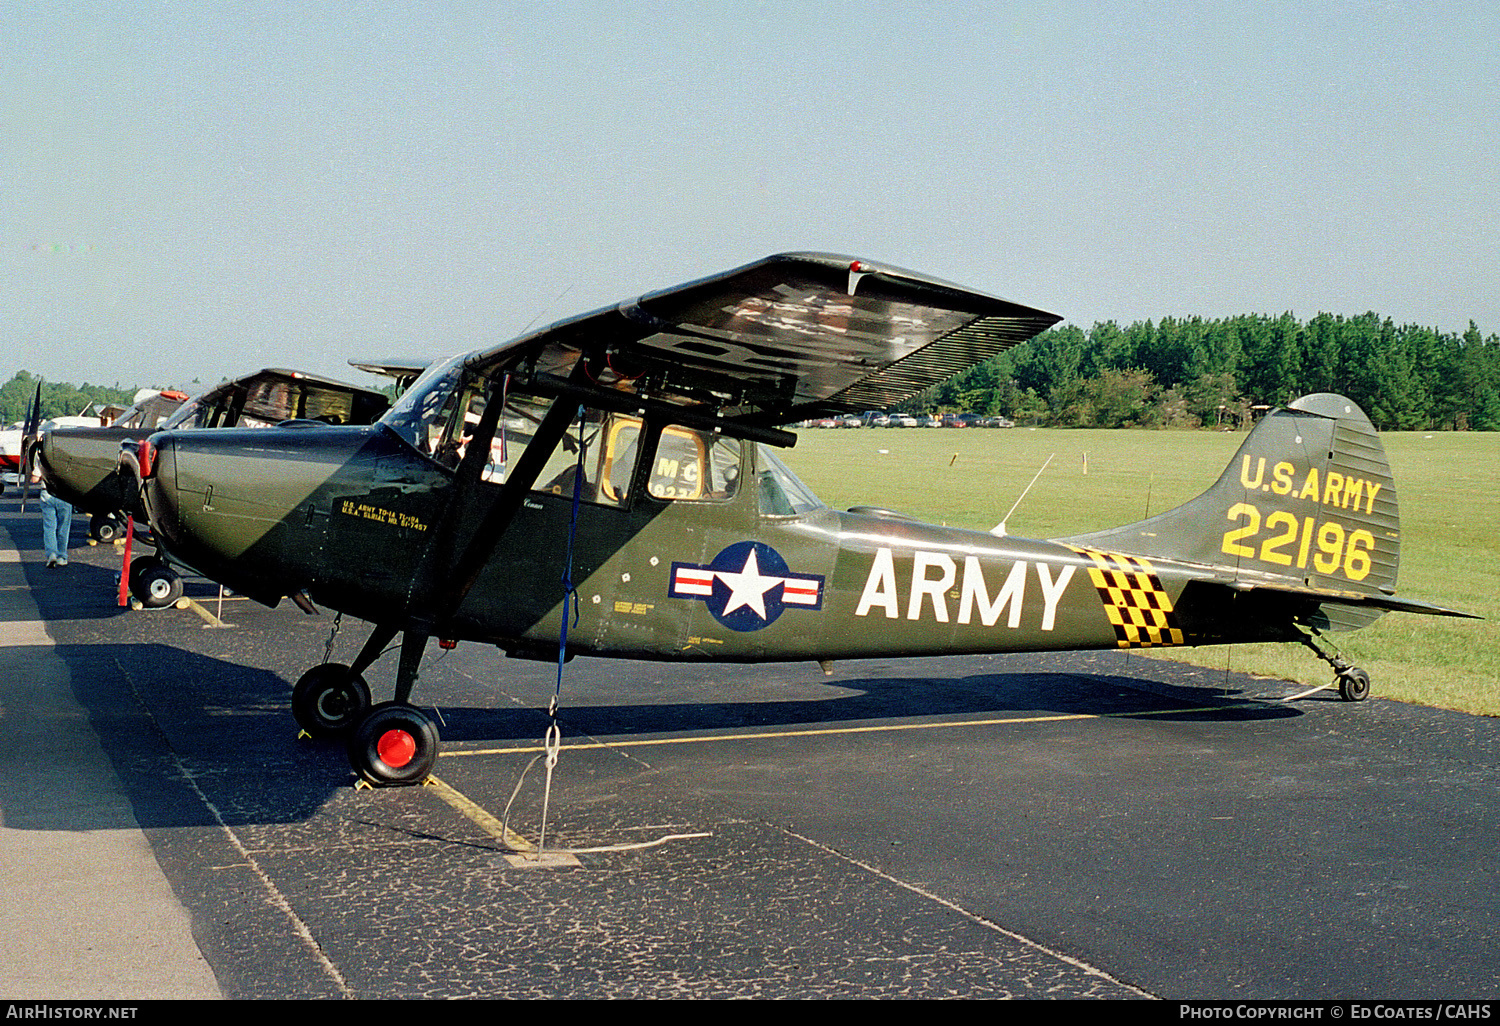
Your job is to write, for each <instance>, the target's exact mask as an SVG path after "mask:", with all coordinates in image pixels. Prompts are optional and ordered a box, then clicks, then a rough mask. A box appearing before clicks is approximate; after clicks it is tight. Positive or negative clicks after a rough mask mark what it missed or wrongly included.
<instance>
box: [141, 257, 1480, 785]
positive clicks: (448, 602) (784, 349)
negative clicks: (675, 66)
mask: <svg viewBox="0 0 1500 1026" xmlns="http://www.w3.org/2000/svg"><path fill="white" fill-rule="evenodd" d="M1058 320H1059V318H1058V317H1056V316H1054V315H1053V314H1049V313H1044V312H1042V311H1040V310H1035V309H1030V308H1028V307H1024V306H1020V305H1017V304H1015V303H1011V302H1007V301H1005V300H1002V299H997V298H994V297H992V296H987V295H983V294H981V293H977V292H973V291H971V290H968V289H965V288H961V287H959V286H956V285H952V284H949V283H946V282H942V281H938V280H935V279H932V278H929V277H926V276H923V275H920V274H916V273H913V272H910V271H904V270H899V269H897V268H893V267H888V266H884V265H879V264H873V263H868V262H866V261H862V260H851V259H850V258H847V257H836V256H829V255H823V254H809V253H803V254H788V255H782V256H775V257H771V258H768V259H766V260H762V261H760V262H757V263H754V264H750V265H747V266H745V267H741V268H739V269H737V270H733V271H729V272H727V273H724V274H720V275H717V276H714V277H710V278H705V279H702V280H700V281H696V282H692V283H690V284H687V285H682V286H678V287H676V288H671V289H666V290H664V291H660V292H655V293H651V294H648V295H646V296H643V297H641V298H639V299H636V300H633V301H629V302H624V303H621V304H619V305H618V306H613V307H608V308H605V309H602V310H599V311H596V312H594V313H591V314H587V315H584V316H580V317H576V318H573V319H570V320H564V321H561V322H559V323H556V324H553V325H551V326H549V327H547V328H544V329H542V330H539V331H536V332H533V333H530V334H528V335H526V336H524V337H522V338H519V339H516V340H514V341H511V342H507V343H504V344H502V345H497V346H494V347H493V348H488V349H482V350H479V351H477V352H473V353H468V354H465V355H462V356H458V357H455V358H453V359H450V360H448V361H446V362H439V363H435V364H433V365H432V366H431V367H429V368H428V369H427V371H426V373H425V374H423V376H422V377H420V378H419V379H417V381H416V382H415V383H414V384H412V386H411V387H410V388H409V389H408V390H407V391H406V393H405V394H404V395H403V397H402V398H401V399H400V400H399V401H398V402H397V403H396V405H395V406H393V407H392V409H391V410H390V411H389V412H388V413H387V414H386V415H385V416H384V417H383V418H382V419H381V420H380V421H379V422H378V423H377V424H375V425H373V426H365V427H329V426H318V427H314V428H308V429H305V430H294V429H291V428H280V429H278V428H273V429H271V430H261V431H242V430H228V431H212V432H209V431H199V432H175V431H168V432H163V433H159V434H156V435H153V436H152V437H151V439H150V440H149V443H148V444H147V445H145V446H142V447H141V452H140V463H139V467H138V468H137V473H138V474H139V479H140V495H141V502H142V505H143V510H142V512H144V513H145V514H146V515H148V516H149V518H150V521H151V525H152V527H153V529H154V530H155V533H156V536H157V538H158V539H159V540H160V542H161V544H162V545H163V546H164V549H165V552H166V553H167V555H168V556H169V558H170V559H172V560H173V561H175V562H177V563H180V564H182V565H184V566H186V567H189V568H191V569H193V570H196V571H198V572H199V573H202V574H204V575H206V576H208V577H210V578H212V579H214V580H217V581H220V582H222V583H224V584H226V585H228V586H230V587H232V588H234V589H236V590H237V591H239V592H241V593H243V594H245V595H248V596H250V597H252V598H255V599H258V600H260V601H262V602H265V603H267V604H271V605H274V604H275V603H277V602H278V601H279V600H280V599H282V598H284V597H290V598H291V599H292V600H293V601H295V602H296V603H297V604H298V605H299V606H301V607H302V608H303V609H304V610H307V611H315V609H316V606H315V605H314V604H315V603H316V604H321V605H324V606H328V607H331V608H333V609H335V610H338V611H340V612H341V613H347V614H350V615H353V616H356V617H359V618H361V619H364V620H368V621H370V622H371V623H372V624H373V625H374V628H373V631H372V632H371V635H370V637H369V639H368V641H367V642H366V643H365V644H364V646H363V649H362V650H361V651H360V653H359V655H358V656H357V657H356V658H355V660H354V661H353V664H352V665H348V666H346V665H342V664H335V663H324V664H321V665H318V666H314V667H313V668H311V669H310V670H308V671H307V673H306V674H304V675H303V676H302V678H301V679H300V680H299V681H298V682H297V684H296V686H295V688H294V689H293V694H292V708H293V711H294V713H295V716H296V718H297V720H298V722H299V724H300V725H301V726H302V728H303V729H304V730H305V731H307V732H308V733H310V734H313V735H322V736H335V737H341V738H343V739H345V741H346V744H347V748H348V752H349V756H350V760H351V763H352V765H353V767H354V769H355V771H356V772H357V773H358V774H359V776H361V777H363V778H364V779H365V780H367V781H369V782H371V783H373V784H377V785H390V784H410V783H416V782H419V781H421V780H423V779H424V778H425V777H427V775H428V774H429V773H430V771H431V769H432V767H433V765H434V762H435V759H436V757H437V751H438V745H439V740H438V732H437V729H436V726H435V725H434V722H433V720H432V719H431V718H430V717H429V716H428V715H427V714H426V713H425V712H423V711H422V710H421V709H418V708H417V707H415V706H413V705H412V704H410V698H411V694H412V688H413V685H414V683H415V682H416V680H417V673H418V668H419V665H420V663H421V660H422V657H423V654H424V651H425V649H426V648H427V645H428V642H429V640H430V639H432V638H437V639H439V641H440V642H442V643H443V644H444V645H450V644H451V643H453V642H456V641H460V640H462V641H477V642H484V643H486V644H493V645H496V646H498V647H499V648H501V649H503V650H504V651H505V652H507V653H508V654H510V655H513V656H520V657H530V658H543V659H559V658H562V657H563V656H564V655H566V656H572V655H574V654H579V653H583V654H590V655H598V656H620V657H629V658H639V659H662V660H672V659H685V660H689V659H690V660H734V661H761V660H803V659H806V660H815V661H818V662H820V663H823V664H824V665H825V667H826V666H827V664H828V661H830V660H834V659H841V658H857V657H866V656H886V655H943V654H954V653H983V652H1013V651H1041V650H1056V649H1099V648H1144V647H1154V646H1165V645H1201V644H1209V643H1224V642H1248V641H1297V642H1302V643H1304V644H1307V645H1309V646H1311V647H1313V649H1314V651H1317V652H1318V653H1319V654H1320V655H1321V656H1322V657H1323V658H1325V659H1326V660H1327V661H1329V662H1330V663H1331V664H1332V666H1333V667H1334V669H1335V672H1336V674H1337V677H1338V680H1339V682H1340V688H1341V691H1342V693H1343V695H1344V697H1345V698H1348V699H1351V700H1358V699H1361V698H1363V697H1365V695H1366V693H1367V691H1368V687H1369V678H1368V676H1367V675H1366V674H1365V673H1364V672H1363V671H1362V670H1359V669H1357V668H1355V667H1352V666H1350V665H1349V664H1348V663H1347V662H1346V661H1344V660H1343V659H1342V658H1340V657H1339V656H1338V655H1337V654H1336V652H1335V651H1333V650H1332V648H1331V647H1330V646H1329V645H1328V643H1327V642H1326V640H1324V635H1325V634H1326V633H1328V632H1331V631H1339V630H1348V629H1353V628H1356V627H1359V626H1362V625H1364V624H1367V623H1369V622H1370V621H1372V620H1373V619H1375V618H1376V617H1377V616H1379V615H1381V614H1382V613H1384V612H1386V611H1388V610H1404V611H1410V612H1420V613H1436V614H1443V615H1457V616H1462V615H1467V614H1462V613H1456V612H1454V611H1452V610H1447V609H1443V608H1440V607H1437V606H1432V605H1428V604H1425V603H1421V602H1415V601H1409V600H1404V599H1399V598H1396V597H1395V595H1394V586H1395V583H1396V569H1397V562H1398V556H1399V549H1400V528H1399V523H1398V518H1397V507H1396V490H1395V485H1394V484H1393V482H1392V480H1391V476H1390V472H1389V470H1388V469H1387V467H1386V463H1385V459H1384V455H1383V453H1382V450H1381V447H1380V443H1379V441H1378V440H1377V438H1376V435H1375V432H1374V430H1373V429H1372V428H1371V426H1370V423H1369V421H1368V420H1367V419H1366V418H1365V416H1364V414H1363V413H1361V412H1360V410H1359V409H1358V408H1357V407H1355V405H1354V404H1353V403H1351V402H1350V401H1349V400H1347V399H1343V398H1341V397H1339V396H1334V395H1314V396H1307V397H1305V398H1303V399H1299V400H1298V401H1296V402H1294V403H1292V404H1291V406H1290V407H1289V408H1287V409H1283V410H1277V411H1275V412H1274V413H1272V414H1270V415H1269V416H1267V417H1266V418H1264V419H1263V420H1262V421H1261V422H1260V424H1259V425H1258V426H1257V427H1256V428H1255V429H1254V431H1253V432H1252V433H1251V434H1250V436H1249V437H1248V438H1247V439H1246V441H1245V443H1244V445H1243V446H1242V447H1241V449H1240V451H1239V453H1238V454H1237V455H1236V456H1235V457H1234V460H1233V462H1232V463H1231V464H1230V466H1229V468H1228V469H1227V470H1226V471H1225V473H1224V475H1223V476H1222V477H1221V478H1220V480H1219V481H1218V483H1217V484H1215V485H1214V486H1213V487H1212V488H1210V489H1209V490H1208V491H1207V492H1205V493H1204V494H1203V495H1201V496H1199V497H1198V498H1197V499H1194V500H1193V501H1191V502H1189V503H1188V504H1186V505H1185V506H1182V507H1180V508H1178V509H1176V510H1172V511H1170V512H1167V513H1163V514H1161V515H1159V516H1156V517H1152V518H1151V519H1149V520H1146V521H1144V522H1142V523H1139V524H1134V525H1132V526H1129V527H1124V528H1120V529H1117V530H1112V531H1103V532H1100V533H1097V534H1090V535H1083V536H1079V537H1074V538H1063V539H1057V540H1053V541H1029V540H1026V539H1021V538H1012V537H1005V536H995V535H993V534H986V533H982V532H976V531H966V530H959V529H955V528H947V527H937V526H933V525H929V524H922V523H918V522H917V521H915V520H912V519H910V518H908V517H904V516H901V515H899V514H896V513H893V512H890V511H887V510H882V509H878V508H873V507H860V508H856V509H852V510H850V511H848V512H838V511H836V510H833V509H829V508H828V507H826V506H824V505H823V504H822V503H821V502H819V501H818V499H817V498H816V497H815V496H814V495H813V494H812V493H811V492H810V491H809V490H808V488H807V487H806V486H805V485H803V484H802V483H801V482H800V481H799V480H798V479H797V477H796V475H794V474H793V473H792V471H791V470H790V469H789V468H788V467H787V466H786V465H785V464H784V463H783V462H782V461H781V459H780V458H779V457H778V456H777V455H776V453H775V450H776V449H777V448H784V447H789V446H791V445H793V443H794V442H795V440H796V437H795V435H794V434H792V433H790V432H788V431H786V430H784V429H783V428H782V425H785V424H789V423H793V422H796V421H800V420H803V419H806V418H808V417H814V416H828V415H832V414H841V413H847V412H851V411H862V410H869V409H881V408H888V407H889V406H891V405H892V404H894V403H896V402H898V401H900V400H901V399H904V398H907V397H909V396H911V395H914V394H916V393H917V392H919V391H921V390H922V389H924V388H926V387H928V386H930V385H933V384H935V383H937V382H940V381H942V380H945V379H946V378H948V377H950V376H951V375H953V374H954V373H956V372H958V371H960V370H962V369H964V368H965V367H968V366H970V365H972V364H974V363H976V362H978V361H980V360H984V359H986V358H988V357H989V356H991V355H993V354H994V353H996V352H998V351H1000V350H1003V349H1006V348H1008V347H1010V346H1013V345H1016V344H1018V343H1020V342H1023V341H1025V340H1026V339H1029V338H1031V337H1032V336H1033V335H1035V334H1036V333H1038V332H1040V331H1042V330H1043V329H1045V328H1047V327H1048V326H1050V325H1052V324H1054V323H1056V322H1057V321H1058ZM398 634H400V635H401V636H402V640H401V643H400V656H399V661H398V669H397V672H396V680H395V688H394V701H392V702H387V703H383V704H380V705H374V706H373V707H372V706H371V694H370V689H369V687H368V685H367V684H366V682H365V680H364V676H363V674H364V673H365V672H366V671H367V670H368V669H369V668H370V666H371V665H372V664H373V663H374V661H375V660H376V658H377V657H378V656H379V655H380V654H381V653H382V652H383V651H384V650H385V649H386V647H387V646H388V645H389V644H390V643H391V642H392V641H394V640H395V638H396V636H397V635H398Z"/></svg>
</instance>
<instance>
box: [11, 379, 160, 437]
mask: <svg viewBox="0 0 1500 1026" xmlns="http://www.w3.org/2000/svg"><path fill="white" fill-rule="evenodd" d="M36 385H37V379H36V378H35V377H33V376H32V375H31V374H30V373H29V372H27V371H24V370H23V371H17V372H16V376H15V377H13V378H11V379H10V380H9V381H7V382H6V383H5V384H3V385H0V426H5V427H8V426H10V425H11V424H14V423H16V422H17V421H23V420H25V419H26V415H27V414H28V413H29V412H31V402H32V400H33V399H35V398H36ZM135 393H136V389H134V388H121V387H120V385H119V383H118V382H117V383H116V384H115V385H113V386H108V385H90V384H89V383H88V382H84V383H83V384H81V385H71V384H68V383H66V382H60V381H44V382H43V383H42V419H43V420H46V419H47V418H49V417H75V416H77V415H78V414H80V413H82V412H83V411H84V410H85V409H86V408H87V407H88V406H89V404H90V403H98V404H100V405H103V404H105V403H119V404H121V405H123V406H129V405H130V404H131V403H132V402H134V401H135Z"/></svg>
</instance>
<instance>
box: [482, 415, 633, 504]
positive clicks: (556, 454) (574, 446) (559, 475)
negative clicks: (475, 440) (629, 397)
mask: <svg viewBox="0 0 1500 1026" xmlns="http://www.w3.org/2000/svg"><path fill="white" fill-rule="evenodd" d="M508 409H509V407H507V410H508ZM537 419H538V420H540V415H539V414H538V417H537ZM631 425H633V426H634V429H635V430H634V431H633V432H632V431H628V430H626V428H627V427H629V426H631ZM533 430H534V428H533ZM639 438H640V422H639V421H637V420H635V418H633V417H619V416H616V415H613V414H608V413H602V412H600V411H598V410H587V411H585V412H584V415H583V423H582V428H581V430H580V425H579V422H578V420H577V419H575V420H574V421H573V423H572V424H570V425H569V426H568V432H567V434H565V435H563V437H562V441H561V442H559V443H558V445H557V448H555V449H554V450H553V451H552V456H551V458H550V459H548V460H547V465H546V466H545V467H543V468H542V472H541V473H540V474H538V475H537V479H536V484H535V485H534V486H533V488H532V490H533V491H538V492H549V493H551V494H553V495H561V496H565V497H567V498H572V497H573V493H574V492H575V491H576V492H577V493H578V497H579V499H581V500H582V501H584V502H592V503H597V504H599V505H602V506H623V505H624V504H625V500H626V499H627V498H628V497H629V495H628V492H629V488H630V479H631V477H632V476H633V475H634V473H635V464H636V457H637V450H638V449H639V448H640V445H639ZM580 472H581V473H582V477H581V478H580V476H579V474H580Z"/></svg>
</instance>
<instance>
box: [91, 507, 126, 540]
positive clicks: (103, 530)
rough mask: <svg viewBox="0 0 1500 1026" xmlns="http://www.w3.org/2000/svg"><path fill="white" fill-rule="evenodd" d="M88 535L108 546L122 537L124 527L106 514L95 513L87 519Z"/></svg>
mask: <svg viewBox="0 0 1500 1026" xmlns="http://www.w3.org/2000/svg"><path fill="white" fill-rule="evenodd" d="M89 533H90V534H92V535H93V536H94V537H95V538H98V539H99V540H100V541H102V542H104V543H105V544H108V543H110V542H112V541H114V540H115V539H116V538H121V537H124V535H125V525H124V524H122V523H120V522H119V521H118V520H116V519H115V518H114V517H112V516H110V515H108V514H107V513H96V514H94V516H93V517H91V518H90V519H89Z"/></svg>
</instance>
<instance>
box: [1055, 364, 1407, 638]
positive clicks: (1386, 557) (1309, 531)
mask: <svg viewBox="0 0 1500 1026" xmlns="http://www.w3.org/2000/svg"><path fill="white" fill-rule="evenodd" d="M1060 540H1062V541H1066V542H1068V543H1069V544H1073V545H1080V546H1085V547H1088V548H1093V549H1103V550H1111V551H1119V552H1128V553H1133V554H1136V555H1143V556H1155V557H1157V558H1160V559H1174V560H1182V561H1185V562H1190V563H1202V564H1208V565H1212V566H1216V567H1223V568H1226V569H1229V570H1230V571H1231V572H1232V573H1233V574H1234V575H1235V576H1240V575H1242V574H1243V575H1245V576H1247V577H1250V576H1253V577H1255V578H1257V579H1264V578H1265V577H1266V576H1272V577H1277V578H1281V579H1283V580H1286V581H1290V582H1295V583H1297V584H1301V585H1306V586H1308V587H1314V588H1322V589H1331V590H1336V591H1344V592H1357V593H1366V594H1369V593H1377V592H1378V593H1383V594H1386V595H1390V594H1392V593H1394V591H1395V587H1396V572H1397V569H1398V566H1399V564H1400V556H1401V544H1400V543H1401V524H1400V515H1399V513H1398V510H1397V504H1396V484H1395V482H1394V481H1393V480H1392V478H1391V471H1390V467H1389V465H1388V464H1387V463H1386V458H1385V450H1384V449H1383V448H1382V447H1381V444H1380V439H1379V437H1378V436H1377V435H1376V433H1375V428H1374V427H1373V426H1372V425H1371V424H1370V421H1369V418H1368V417H1366V416H1365V414H1364V411H1363V410H1361V409H1360V408H1359V407H1358V406H1356V405H1355V404H1354V402H1353V401H1351V400H1349V399H1346V398H1344V397H1343V396H1340V395H1333V394H1331V393H1326V392H1324V393H1318V394H1316V395H1307V396H1303V397H1302V398H1301V399H1298V400H1296V401H1295V402H1293V403H1292V404H1291V405H1290V406H1288V407H1286V408H1285V409H1278V410H1274V411H1272V412H1271V413H1270V414H1268V415H1267V416H1266V417H1264V418H1262V420H1261V421H1260V423H1259V424H1257V425H1256V426H1255V429H1254V430H1253V431H1251V432H1250V435H1249V437H1247V438H1246V439H1245V443H1244V444H1243V445H1241V446H1240V449H1239V451H1238V452H1237V453H1235V455H1234V459H1232V460H1231V461H1230V463H1229V466H1228V467H1227V468H1226V469H1225V471H1224V473H1223V475H1222V476H1220V478H1219V480H1218V481H1217V482H1215V484H1214V486H1213V487H1212V488H1210V489H1209V490H1208V491H1206V492H1204V493H1203V494H1202V495H1200V496H1198V497H1197V498H1196V499H1193V500H1192V501H1190V502H1187V503H1184V504H1183V505H1181V506H1178V507H1177V508H1176V509H1172V510H1168V511H1167V512H1165V513H1162V514H1159V515H1157V516H1154V517H1151V518H1150V519H1149V520H1143V521H1141V522H1140V523H1137V524H1131V525H1129V526H1128V527H1120V528H1115V529H1114V530H1109V531H1097V532H1094V533H1092V534H1087V535H1080V536H1078V537H1074V538H1067V539H1060ZM1379 615H1380V613H1379V611H1378V610H1376V609H1369V608H1339V609H1337V610H1336V611H1334V612H1333V615H1332V616H1331V617H1330V619H1331V620H1332V622H1331V623H1330V627H1332V628H1333V629H1341V630H1352V629H1354V628H1357V627H1362V626H1364V625H1365V624H1367V623H1369V622H1371V621H1372V620H1374V619H1375V618H1376V617H1377V616H1379Z"/></svg>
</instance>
